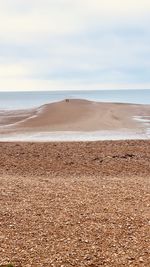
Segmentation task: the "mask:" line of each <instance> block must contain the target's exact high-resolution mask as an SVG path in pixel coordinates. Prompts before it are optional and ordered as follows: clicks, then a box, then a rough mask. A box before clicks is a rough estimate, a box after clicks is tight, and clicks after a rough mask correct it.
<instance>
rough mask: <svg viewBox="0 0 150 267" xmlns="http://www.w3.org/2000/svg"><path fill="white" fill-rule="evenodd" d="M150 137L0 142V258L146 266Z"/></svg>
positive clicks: (59, 264) (63, 266) (40, 266)
mask: <svg viewBox="0 0 150 267" xmlns="http://www.w3.org/2000/svg"><path fill="white" fill-rule="evenodd" d="M149 178H150V141H122V142H121V141H114V142H106V141H104V142H91V143H90V142H87V143H86V142H85V143H84V142H83V143H82V142H81V143H0V264H1V265H4V264H7V263H8V262H11V263H12V264H13V265H14V266H15V267H30V266H33V267H45V266H48V267H51V266H52V267H71V266H75V267H85V266H89V267H99V266H107V267H108V266H113V267H118V266H120V267H122V266H126V267H127V266H139V267H146V266H150V260H149V258H150V253H149V252H150V250H149V249H150V247H149V243H150V230H149V228H150V179H149Z"/></svg>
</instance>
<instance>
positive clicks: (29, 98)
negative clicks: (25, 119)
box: [0, 89, 150, 142]
mask: <svg viewBox="0 0 150 267" xmlns="http://www.w3.org/2000/svg"><path fill="white" fill-rule="evenodd" d="M64 99H86V100H91V101H97V102H114V103H133V104H146V105H147V104H150V89H141V90H140V89H138V90H121V89H120V90H90V91H89V90H88V91H85V90H84V91H79V90H74V91H71V90H70V91H68V90H67V91H62V90H60V91H37V92H36V91H34V92H32V91H30V92H28V91H26V92H25V91H24V92H23V91H19V92H0V110H1V111H2V112H3V111H4V110H19V109H21V110H22V109H32V108H36V107H40V106H42V105H44V104H47V103H53V102H58V101H62V100H64ZM135 119H136V120H141V123H144V124H145V126H146V129H147V130H146V132H145V133H139V132H138V133H135V132H125V131H124V130H123V131H120V132H118V131H117V132H115V131H99V132H47V133H46V132H43V133H42V132H40V133H30V134H29V133H24V134H9V135H3V134H0V141H29V142H30V141H31V142H33V141H36V142H38V141H40V142H45V141H99V140H127V139H128V140H129V139H150V117H148V118H146V121H145V120H144V119H143V118H140V117H137V118H135ZM1 127H2V126H1Z"/></svg>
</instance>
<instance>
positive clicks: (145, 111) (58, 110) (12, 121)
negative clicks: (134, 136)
mask: <svg viewBox="0 0 150 267" xmlns="http://www.w3.org/2000/svg"><path fill="white" fill-rule="evenodd" d="M149 115H150V105H137V104H122V103H101V102H94V101H88V100H80V99H66V100H63V101H60V102H56V103H50V104H46V105H43V106H41V107H39V108H36V109H31V110H24V111H23V110H21V111H19V110H18V111H9V112H8V111H6V112H5V111H3V112H2V111H1V112H0V128H1V129H0V132H1V133H2V132H4V131H8V130H9V131H35V132H36V131H100V130H119V129H141V128H142V127H143V124H141V123H140V122H138V121H136V120H134V119H133V117H134V116H149Z"/></svg>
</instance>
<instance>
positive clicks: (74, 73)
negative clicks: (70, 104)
mask: <svg viewBox="0 0 150 267" xmlns="http://www.w3.org/2000/svg"><path fill="white" fill-rule="evenodd" d="M149 25H150V0H126V1H124V0H21V1H20V0H13V1H12V0H5V1H3V0H0V91H13V90H14V91H17V90H18V91H25V90H32V91H33V90H75V89H77V90H81V89H82V90H85V89H86V90H95V89H144V88H145V89H148V88H149V89H150V27H149Z"/></svg>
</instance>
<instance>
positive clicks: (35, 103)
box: [0, 89, 150, 110]
mask: <svg viewBox="0 0 150 267" xmlns="http://www.w3.org/2000/svg"><path fill="white" fill-rule="evenodd" d="M66 98H69V99H87V100H91V101H98V102H116V103H135V104H150V89H141V90H96V91H95V90H90V91H89V90H88V91H85V90H84V91H79V90H74V91H68V90H67V91H62V90H60V91H37V92H36V91H34V92H32V91H30V92H27V91H26V92H23V91H22V92H21V91H19V92H0V109H3V110H4V109H7V110H8V109H10V110H11V109H28V108H34V107H39V106H42V105H44V104H46V103H52V102H57V101H61V100H64V99H66Z"/></svg>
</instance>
